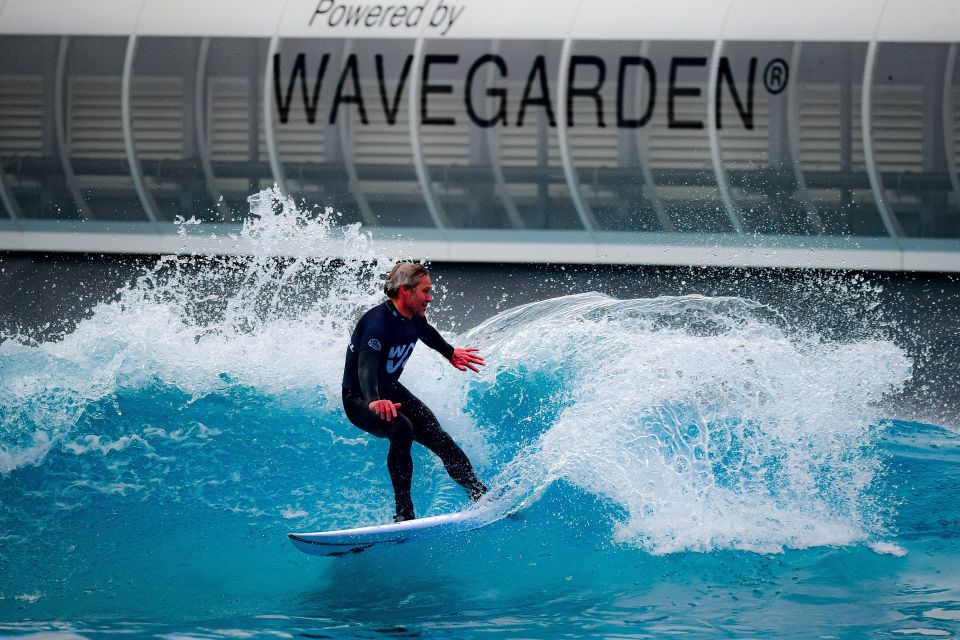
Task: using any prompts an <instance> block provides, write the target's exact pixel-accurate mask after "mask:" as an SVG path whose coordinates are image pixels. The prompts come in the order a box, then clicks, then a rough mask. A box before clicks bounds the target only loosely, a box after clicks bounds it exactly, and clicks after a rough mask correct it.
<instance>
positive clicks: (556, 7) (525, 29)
mask: <svg viewBox="0 0 960 640" xmlns="http://www.w3.org/2000/svg"><path fill="white" fill-rule="evenodd" d="M577 4H578V2H577V0H525V1H522V2H517V1H516V0H400V1H399V2H398V1H397V0H392V1H387V2H382V3H378V2H368V1H366V0H363V1H358V0H290V1H289V2H288V3H287V7H286V10H285V11H284V15H283V19H282V21H281V25H280V31H279V35H281V36H282V37H296V38H310V37H320V38H416V37H419V36H421V35H422V36H423V37H425V38H431V39H433V38H445V39H457V40H462V39H502V40H509V39H523V40H537V39H558V40H560V39H563V38H564V37H565V36H566V33H567V32H568V31H569V29H570V26H571V24H572V22H573V18H574V12H575V11H576V7H577Z"/></svg>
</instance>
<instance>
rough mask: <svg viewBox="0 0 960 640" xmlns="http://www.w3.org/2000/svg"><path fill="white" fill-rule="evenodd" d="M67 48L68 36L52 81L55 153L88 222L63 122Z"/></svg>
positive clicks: (62, 41)
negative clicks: (58, 156) (55, 138)
mask: <svg viewBox="0 0 960 640" xmlns="http://www.w3.org/2000/svg"><path fill="white" fill-rule="evenodd" d="M69 48H70V36H63V37H62V38H60V44H59V46H58V48H57V67H56V72H55V73H54V80H53V121H54V129H55V130H56V131H55V133H56V137H57V151H58V152H59V153H60V165H61V166H62V167H63V179H64V181H65V182H66V183H67V189H68V190H69V191H70V197H71V198H73V203H74V204H75V205H76V206H77V210H78V211H79V213H80V217H81V218H84V219H87V220H89V219H91V218H93V212H92V211H91V210H90V205H89V204H87V201H86V199H85V198H84V197H83V193H82V192H81V191H80V186H79V185H78V184H77V176H76V175H75V174H74V173H73V163H72V162H71V161H70V146H69V145H68V144H67V128H66V124H65V122H64V120H65V116H66V113H67V111H66V101H65V100H64V99H63V91H64V89H65V86H64V84H65V82H66V79H65V77H64V76H65V70H66V65H67V50H68V49H69Z"/></svg>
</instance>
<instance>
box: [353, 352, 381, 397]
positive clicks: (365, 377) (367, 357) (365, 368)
mask: <svg viewBox="0 0 960 640" xmlns="http://www.w3.org/2000/svg"><path fill="white" fill-rule="evenodd" d="M379 363H380V354H379V353H378V352H376V351H373V350H364V351H361V352H360V355H359V357H358V358H357V375H358V376H359V378H360V391H361V392H363V399H364V400H366V402H367V404H370V403H371V402H373V401H374V400H379V399H380V389H379V384H378V383H377V366H378V365H379Z"/></svg>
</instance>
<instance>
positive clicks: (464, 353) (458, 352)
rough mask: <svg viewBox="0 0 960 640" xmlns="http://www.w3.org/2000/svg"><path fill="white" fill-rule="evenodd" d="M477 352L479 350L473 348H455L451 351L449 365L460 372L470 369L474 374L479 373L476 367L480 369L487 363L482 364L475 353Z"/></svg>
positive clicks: (480, 358)
mask: <svg viewBox="0 0 960 640" xmlns="http://www.w3.org/2000/svg"><path fill="white" fill-rule="evenodd" d="M478 351H480V350H479V349H475V348H474V347H456V348H455V349H454V350H453V355H452V356H450V358H449V360H450V364H452V365H453V366H455V367H456V368H457V369H460V371H466V370H467V369H470V370H471V371H473V372H475V373H479V372H480V370H479V369H477V367H478V366H480V367H482V366H484V365H486V364H487V363H486V362H484V360H483V358H482V357H481V356H480V355H479V354H478V353H477V352H478Z"/></svg>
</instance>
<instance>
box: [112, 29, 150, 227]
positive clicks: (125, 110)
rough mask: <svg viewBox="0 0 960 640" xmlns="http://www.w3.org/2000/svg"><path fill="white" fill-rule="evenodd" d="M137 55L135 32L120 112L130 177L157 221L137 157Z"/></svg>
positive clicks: (125, 69) (125, 68) (126, 61)
mask: <svg viewBox="0 0 960 640" xmlns="http://www.w3.org/2000/svg"><path fill="white" fill-rule="evenodd" d="M136 55H137V36H136V34H133V35H131V36H130V37H129V39H128V40H127V53H126V55H125V56H124V58H123V83H122V89H121V93H120V112H121V117H122V120H123V146H124V148H125V149H126V152H127V164H129V165H130V177H131V178H133V186H134V188H135V189H136V191H137V198H139V199H140V206H142V207H143V211H144V213H146V214H147V219H148V220H150V222H156V221H157V208H156V204H154V202H153V198H151V197H150V194H149V193H147V186H146V183H145V182H144V180H143V170H142V168H141V167H140V160H139V159H138V158H137V150H136V145H135V144H134V139H133V123H132V120H131V118H132V114H131V108H130V92H131V82H132V76H133V61H134V59H135V58H136Z"/></svg>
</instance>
